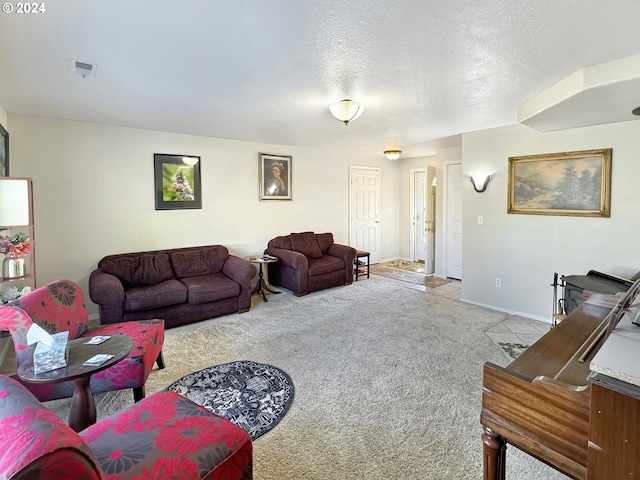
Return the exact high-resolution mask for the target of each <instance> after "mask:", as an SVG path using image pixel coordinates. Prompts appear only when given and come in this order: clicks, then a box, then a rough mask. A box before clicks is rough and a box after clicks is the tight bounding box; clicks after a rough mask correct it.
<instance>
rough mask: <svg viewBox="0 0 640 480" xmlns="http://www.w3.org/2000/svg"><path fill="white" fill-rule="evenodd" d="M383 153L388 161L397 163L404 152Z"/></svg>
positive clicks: (391, 151)
mask: <svg viewBox="0 0 640 480" xmlns="http://www.w3.org/2000/svg"><path fill="white" fill-rule="evenodd" d="M382 153H384V156H385V157H387V160H391V161H392V162H395V161H396V160H398V159H399V158H400V154H401V153H402V150H385V151H384V152H382Z"/></svg>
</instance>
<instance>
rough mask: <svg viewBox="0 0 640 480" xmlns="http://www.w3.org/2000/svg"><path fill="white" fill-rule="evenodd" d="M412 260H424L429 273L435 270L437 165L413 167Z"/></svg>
mask: <svg viewBox="0 0 640 480" xmlns="http://www.w3.org/2000/svg"><path fill="white" fill-rule="evenodd" d="M410 175H411V179H410V182H411V183H410V184H411V199H412V202H411V260H413V261H414V262H424V271H425V273H426V274H427V275H430V274H433V273H434V271H435V212H436V204H435V201H436V195H435V193H436V192H435V189H436V185H435V178H436V169H435V167H427V168H426V169H412V170H411V172H410Z"/></svg>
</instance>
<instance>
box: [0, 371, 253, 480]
mask: <svg viewBox="0 0 640 480" xmlns="http://www.w3.org/2000/svg"><path fill="white" fill-rule="evenodd" d="M0 452H1V453H2V454H1V455H0V478H1V479H11V480H63V479H65V480H66V479H69V478H75V479H85V480H98V479H104V480H124V479H136V480H143V479H146V480H151V479H155V480H165V479H166V480H170V479H171V480H173V479H184V480H196V479H207V480H251V479H252V455H253V444H252V443H251V437H250V436H249V434H248V433H247V432H245V431H244V430H243V429H241V428H240V427H238V426H236V425H234V424H233V423H231V422H229V421H228V420H226V419H224V418H222V417H219V416H217V415H215V414H213V413H211V412H209V411H207V410H205V409H204V408H203V407H200V406H199V405H196V404H195V403H193V402H192V401H191V400H188V399H187V398H185V397H183V396H181V395H178V394H177V393H175V392H169V391H161V392H156V393H154V394H152V395H149V396H148V397H147V398H145V399H143V400H141V401H140V402H138V403H135V404H133V405H132V406H130V407H129V408H127V409H126V410H124V411H122V412H120V413H117V414H115V415H113V416H111V417H108V418H105V419H104V420H101V421H99V422H98V423H96V424H95V425H92V426H91V427H89V428H87V429H85V430H82V431H81V432H80V433H76V432H74V431H73V430H72V429H71V428H69V427H68V426H67V425H66V424H65V423H64V422H63V421H62V420H60V418H58V417H57V416H56V414H55V413H53V412H52V411H51V410H49V409H48V408H46V407H45V406H44V405H42V404H41V403H40V402H38V400H37V399H36V398H35V397H34V396H33V395H32V394H31V393H30V392H29V391H28V390H27V389H26V388H25V387H24V386H23V385H22V384H20V383H18V382H17V381H15V380H13V379H11V378H9V377H6V376H4V375H0Z"/></svg>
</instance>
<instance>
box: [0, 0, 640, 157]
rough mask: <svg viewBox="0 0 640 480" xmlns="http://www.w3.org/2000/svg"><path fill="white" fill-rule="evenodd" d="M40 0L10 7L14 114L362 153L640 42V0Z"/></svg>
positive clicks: (434, 132) (4, 26)
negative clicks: (337, 105)
mask: <svg viewBox="0 0 640 480" xmlns="http://www.w3.org/2000/svg"><path fill="white" fill-rule="evenodd" d="M43 4H44V6H45V9H46V11H45V12H44V13H38V14H34V13H32V14H17V13H15V12H14V13H10V14H0V105H2V106H3V107H4V109H5V110H6V111H7V112H8V113H21V114H30V115H39V116H46V117H54V118H62V119H72V120H79V121H87V122H96V123H104V124H110V125H122V126H128V127H137V128H145V129H151V130H161V131H168V132H178V133H188V134H194V135H205V136H212V137H221V138H229V139H238V140H247V141H253V142H264V143H274V144H284V145H293V146H302V147H309V148H317V149H327V150H335V151H342V152H348V153H358V154H360V153H362V154H376V155H377V154H379V155H382V151H383V150H385V149H388V148H399V149H401V150H403V152H404V153H403V156H404V157H415V156H420V155H428V154H432V153H433V152H434V147H435V146H437V145H452V144H456V142H459V138H460V136H459V134H461V133H463V132H468V131H474V130H480V129H485V128H491V127H498V126H502V125H508V124H513V123H516V122H517V121H518V108H519V106H520V105H521V104H523V103H525V102H527V101H528V100H530V99H532V98H533V97H535V96H537V95H539V94H541V92H543V91H545V90H546V89H548V88H550V87H552V86H553V85H555V84H556V83H558V82H560V81H561V80H563V79H565V78H566V77H569V76H570V75H572V74H574V73H575V72H577V71H579V70H580V69H582V68H584V67H588V66H590V65H596V64H600V63H604V62H609V61H611V60H615V59H618V58H622V57H627V56H630V55H635V54H638V53H640V28H638V19H640V1H638V0H608V1H604V0H385V1H380V0H225V1H222V0H172V1H169V0H64V1H61V0H45V1H44V2H43ZM13 5H16V3H15V2H14V3H13ZM73 60H80V61H83V62H87V63H94V64H97V69H96V75H95V77H87V78H84V79H83V78H82V77H81V76H80V75H78V74H76V73H75V72H74V68H72V64H73ZM639 61H640V57H639ZM626 95H629V94H628V92H627V93H626ZM634 95H635V94H633V95H632V97H633V96H634ZM342 98H351V99H353V100H356V101H358V102H361V103H362V104H363V105H364V113H363V114H362V116H361V117H360V118H359V119H358V120H356V121H354V122H353V123H350V124H349V125H347V126H345V125H344V124H342V123H340V122H338V121H337V120H335V119H334V118H333V117H331V115H330V113H329V110H328V108H327V107H328V105H329V103H331V102H334V101H337V100H340V99H342ZM603 98H605V99H606V95H604V96H602V95H601V96H600V97H599V98H598V102H597V105H598V108H599V109H606V104H607V102H606V101H604V102H603ZM635 98H636V102H635V103H634V104H630V105H628V110H629V111H630V110H632V109H633V108H636V107H638V106H640V92H638V94H637V95H635ZM584 108H585V107H584V106H583V108H582V110H583V111H584ZM586 108H588V107H586ZM561 110H562V109H561ZM578 110H580V109H578ZM560 113H561V114H563V115H564V114H566V109H565V110H564V111H561V112H560ZM548 114H549V111H546V113H545V115H548ZM605 117H606V116H605ZM614 121H615V120H614ZM565 123H566V122H565ZM536 128H537V127H536ZM9 130H10V128H9Z"/></svg>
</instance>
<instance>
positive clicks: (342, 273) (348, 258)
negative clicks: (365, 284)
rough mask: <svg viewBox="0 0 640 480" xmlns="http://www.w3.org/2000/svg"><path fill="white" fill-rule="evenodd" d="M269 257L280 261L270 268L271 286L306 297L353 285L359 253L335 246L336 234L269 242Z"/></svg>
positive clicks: (291, 236) (293, 235)
mask: <svg viewBox="0 0 640 480" xmlns="http://www.w3.org/2000/svg"><path fill="white" fill-rule="evenodd" d="M264 253H265V254H268V255H272V256H274V257H277V258H278V261H277V262H275V263H270V264H268V269H269V283H271V284H272V285H277V286H280V287H283V288H286V289H288V290H291V291H292V292H293V294H294V295H296V296H302V295H306V294H307V293H309V292H313V291H315V290H321V289H323V288H329V287H335V286H338V285H349V284H351V283H352V282H353V261H354V259H355V257H356V249H355V248H353V247H349V246H346V245H340V244H337V243H333V234H332V233H313V232H303V233H291V234H289V235H286V236H280V237H276V238H274V239H272V240H270V241H269V244H268V246H267V249H266V250H265V251H264Z"/></svg>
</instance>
